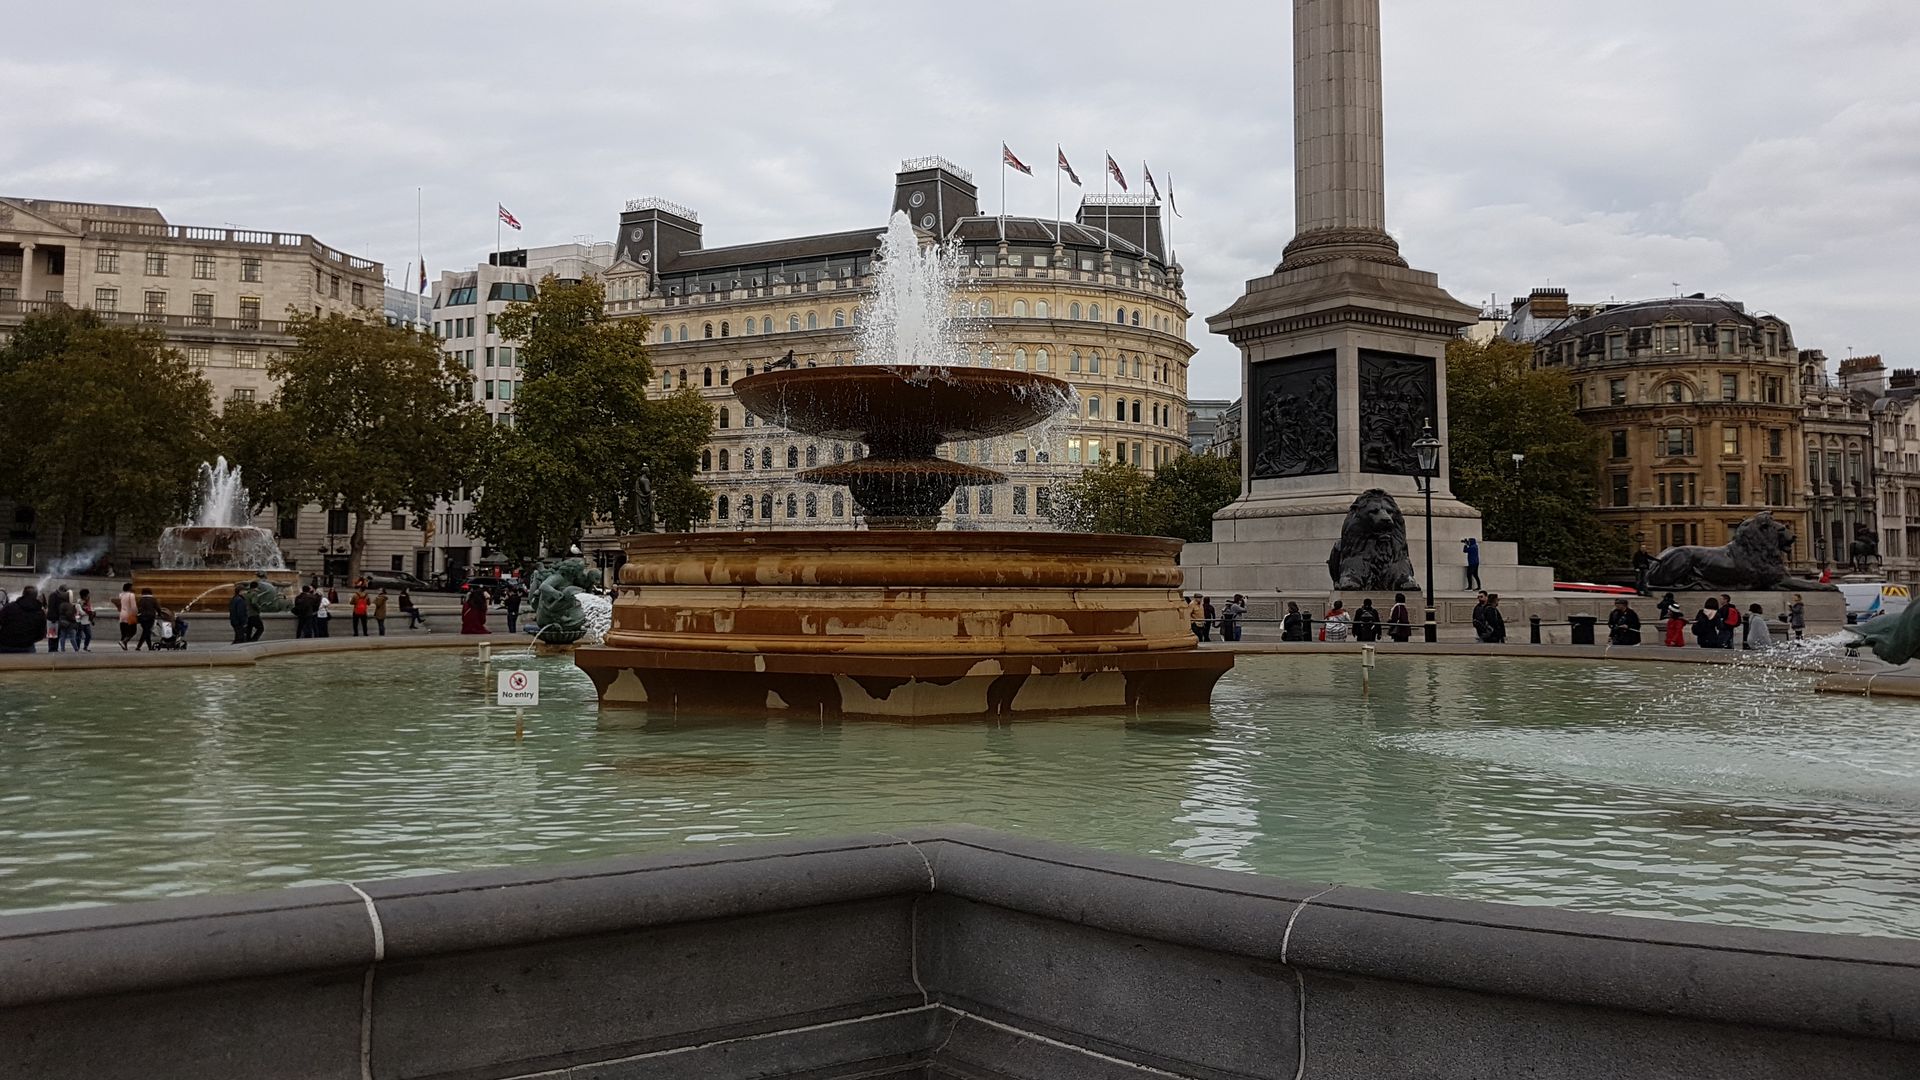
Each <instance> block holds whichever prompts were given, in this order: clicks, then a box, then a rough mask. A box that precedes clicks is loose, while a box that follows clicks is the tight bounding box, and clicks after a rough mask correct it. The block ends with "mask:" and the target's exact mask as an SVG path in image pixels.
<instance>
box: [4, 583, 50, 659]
mask: <svg viewBox="0 0 1920 1080" xmlns="http://www.w3.org/2000/svg"><path fill="white" fill-rule="evenodd" d="M46 639H47V609H46V605H44V604H42V603H41V602H40V590H38V589H36V588H34V587H33V586H31V585H29V586H27V587H26V588H24V589H21V590H20V596H19V598H18V599H16V600H14V601H12V602H11V603H9V604H7V606H6V607H0V653H29V652H32V651H33V647H34V645H36V644H38V643H39V642H42V641H45V640H46Z"/></svg>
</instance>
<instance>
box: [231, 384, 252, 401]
mask: <svg viewBox="0 0 1920 1080" xmlns="http://www.w3.org/2000/svg"><path fill="white" fill-rule="evenodd" d="M227 400H228V401H230V402H231V401H252V400H253V387H251V386H237V387H234V390H233V393H231V394H228V395H227Z"/></svg>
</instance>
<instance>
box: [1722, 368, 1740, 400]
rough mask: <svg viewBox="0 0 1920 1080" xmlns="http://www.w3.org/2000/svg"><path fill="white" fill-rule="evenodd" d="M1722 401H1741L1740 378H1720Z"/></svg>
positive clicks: (1736, 376)
mask: <svg viewBox="0 0 1920 1080" xmlns="http://www.w3.org/2000/svg"><path fill="white" fill-rule="evenodd" d="M1720 400H1721V401H1739V400H1740V376H1738V375H1725V374H1723V375H1721V376H1720Z"/></svg>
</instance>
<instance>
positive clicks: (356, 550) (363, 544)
mask: <svg viewBox="0 0 1920 1080" xmlns="http://www.w3.org/2000/svg"><path fill="white" fill-rule="evenodd" d="M366 552H367V515H366V514H364V513H362V512H361V511H359V510H355V511H354V512H353V540H352V543H351V546H350V547H349V548H348V553H347V580H348V581H349V582H354V581H359V580H360V563H361V562H362V560H363V559H364V558H365V557H366Z"/></svg>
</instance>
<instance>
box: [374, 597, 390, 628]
mask: <svg viewBox="0 0 1920 1080" xmlns="http://www.w3.org/2000/svg"><path fill="white" fill-rule="evenodd" d="M373 621H374V624H375V625H376V626H378V627H380V636H381V637H386V636H387V590H385V589H381V590H380V592H379V594H378V595H376V596H375V597H374V598H373Z"/></svg>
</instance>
